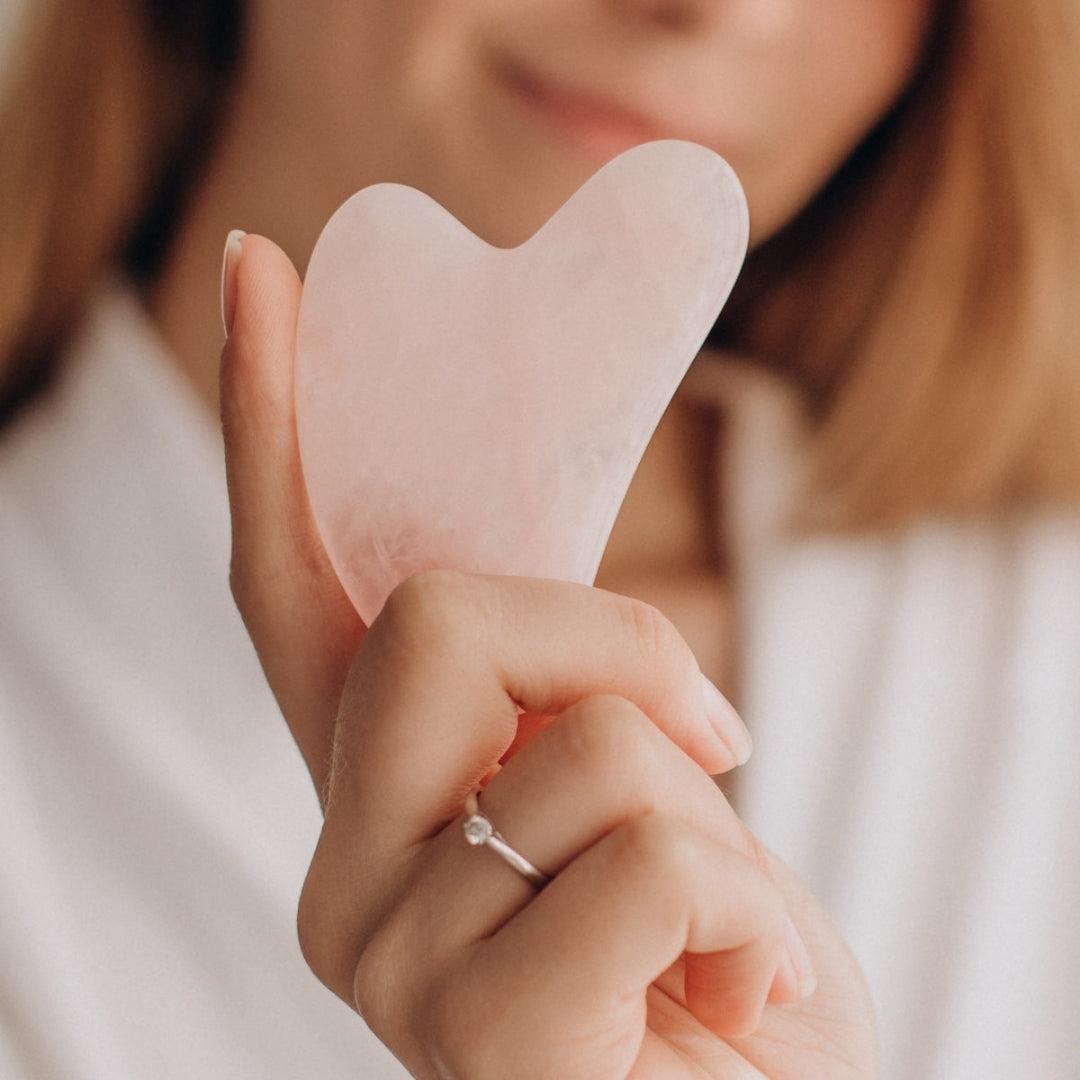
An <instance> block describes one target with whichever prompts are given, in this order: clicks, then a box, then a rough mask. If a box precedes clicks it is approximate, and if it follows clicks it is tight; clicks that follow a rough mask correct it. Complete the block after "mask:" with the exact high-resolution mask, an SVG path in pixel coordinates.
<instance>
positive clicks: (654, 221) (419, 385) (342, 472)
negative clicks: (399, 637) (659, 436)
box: [296, 142, 747, 624]
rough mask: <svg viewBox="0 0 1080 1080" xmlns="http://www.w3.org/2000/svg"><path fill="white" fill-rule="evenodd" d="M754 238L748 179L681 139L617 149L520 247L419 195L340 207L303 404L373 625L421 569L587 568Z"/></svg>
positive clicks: (304, 436) (345, 562)
mask: <svg viewBox="0 0 1080 1080" xmlns="http://www.w3.org/2000/svg"><path fill="white" fill-rule="evenodd" d="M746 244H747V213H746V204H745V201H744V199H743V194H742V190H741V188H740V187H739V183H738V181H737V180H736V179H735V175H734V173H733V172H732V171H731V169H730V168H729V167H728V165H727V164H726V163H725V162H724V161H723V159H721V158H719V157H718V156H717V155H716V154H714V153H712V151H710V150H706V149H704V148H703V147H700V146H696V145H694V144H691V143H684V142H656V143H649V144H647V145H644V146H639V147H637V148H635V149H633V150H630V151H628V152H627V153H625V154H622V155H621V156H620V157H618V158H616V159H615V160H614V161H612V162H610V163H609V164H608V165H607V166H605V167H604V168H603V169H602V170H601V171H600V172H598V173H597V174H596V175H595V176H594V177H593V178H592V179H591V180H589V181H588V182H587V183H586V184H585V185H584V187H582V188H581V189H580V190H579V191H578V192H577V194H575V195H574V196H573V198H571V199H570V201H569V202H567V203H566V205H565V206H563V207H562V209H561V210H559V211H558V212H557V213H556V214H555V216H554V217H553V218H552V219H551V220H550V221H549V222H548V223H547V224H546V225H545V226H544V227H543V228H541V229H540V231H539V232H537V233H536V235H535V236H533V237H532V238H531V239H530V240H528V241H527V242H526V243H524V244H522V245H521V246H520V247H517V248H513V249H510V250H506V249H498V248H493V247H491V246H490V245H488V244H486V243H484V242H483V241H482V240H479V239H478V238H477V237H476V236H474V235H473V234H472V233H471V232H469V231H468V230H467V229H466V228H465V227H464V226H463V225H461V224H460V223H459V222H458V221H456V220H455V219H454V218H453V217H451V216H450V215H449V214H448V213H447V212H446V211H445V210H443V209H442V208H441V207H440V206H438V205H437V204H436V203H435V202H433V201H432V200H431V199H429V198H427V196H425V195H422V194H421V193H420V192H418V191H415V190H413V189H412V188H408V187H402V186H400V185H396V184H379V185H376V186H374V187H369V188H367V189H365V190H364V191H361V192H360V193H359V194H357V195H355V196H353V197H352V198H351V199H350V200H349V201H348V202H346V203H345V205H344V206H342V207H341V209H340V210H338V212H337V213H336V214H335V215H334V216H333V218H332V219H331V220H330V222H329V224H328V225H327V226H326V229H325V230H324V231H323V234H322V236H321V237H320V238H319V242H318V244H317V245H316V246H315V251H314V253H313V254H312V257H311V263H310V266H309V268H308V273H307V280H306V282H305V285H304V295H303V301H302V305H301V309H300V323H299V330H298V337H297V356H296V418H297V425H298V429H299V439H300V452H301V458H302V462H303V469H304V476H305V480H306V482H307V487H308V494H309V497H310V500H311V506H312V510H313V512H314V515H315V519H316V522H317V524H318V527H319V530H320V532H321V534H322V538H323V541H324V543H325V545H326V549H327V552H328V553H329V556H330V559H331V561H332V563H333V565H334V568H335V569H336V571H337V573H338V575H339V576H340V578H341V581H342V583H343V585H344V587H345V589H346V591H347V592H348V594H349V596H350V598H351V599H352V601H353V603H354V604H355V605H356V609H357V611H358V612H359V614H360V616H361V618H362V619H363V620H364V622H365V623H367V624H370V623H371V621H372V619H373V618H374V617H375V616H376V615H377V614H378V612H379V610H380V609H381V608H382V605H383V603H384V601H385V600H386V597H387V595H388V594H389V593H390V591H391V590H392V589H393V588H394V586H395V585H396V584H397V583H398V582H400V581H401V580H402V579H404V578H405V577H407V576H408V575H409V574H411V573H413V572H414V571H417V570H421V569H430V568H436V567H441V568H455V569H460V570H473V571H481V572H484V573H499V574H523V575H530V576H537V577H552V578H563V579H566V580H570V581H578V582H586V583H590V582H592V580H593V577H594V575H595V574H596V570H597V567H598V565H599V563H600V557H601V555H602V553H603V550H604V545H605V544H606V543H607V538H608V534H609V533H610V530H611V526H612V524H613V523H614V520H615V515H616V513H617V511H618V508H619V505H620V503H621V502H622V499H623V496H624V495H625V493H626V489H627V487H628V485H629V483H630V480H631V477H632V476H633V473H634V470H635V468H636V467H637V464H638V461H639V460H640V458H641V455H642V454H643V453H644V451H645V447H646V444H647V443H648V440H649V437H650V436H651V434H652V432H653V430H654V428H655V427H656V424H657V423H658V422H659V420H660V417H661V415H662V414H663V411H664V409H665V407H666V406H667V404H668V402H669V401H670V399H671V397H672V395H673V394H674V392H675V390H676V388H677V387H678V385H679V381H680V380H681V379H682V377H683V375H684V374H685V372H686V369H687V367H688V366H689V364H690V362H691V361H692V360H693V358H694V355H695V353H696V352H697V350H698V348H699V347H700V345H701V342H702V341H703V340H704V338H705V335H706V334H707V333H708V331H709V328H710V327H711V325H712V323H713V321H714V320H715V319H716V316H717V315H718V314H719V312H720V308H721V307H722V306H723V303H724V301H725V300H726V299H727V296H728V293H729V292H730V290H731V287H732V285H733V284H734V281H735V277H736V275H737V273H738V270H739V267H740V266H741V264H742V259H743V255H744V254H745V251H746Z"/></svg>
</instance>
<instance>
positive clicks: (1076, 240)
mask: <svg viewBox="0 0 1080 1080" xmlns="http://www.w3.org/2000/svg"><path fill="white" fill-rule="evenodd" d="M939 17H940V22H941V25H940V26H939V28H938V32H937V34H936V35H935V36H934V39H933V42H932V45H931V48H930V51H929V53H928V55H927V56H926V58H925V62H924V65H923V70H922V71H921V72H920V74H919V75H918V77H917V78H916V79H915V80H914V81H913V83H912V87H911V90H910V93H909V95H908V97H907V99H906V100H905V101H903V102H902V103H901V104H900V105H899V107H898V108H897V110H896V111H895V113H894V114H893V115H892V116H890V117H889V118H888V119H887V120H886V121H885V123H884V124H883V125H882V128H881V129H880V130H879V131H878V132H876V133H875V134H874V135H873V136H871V138H870V139H869V140H867V143H866V144H865V145H864V146H863V147H862V148H861V149H860V151H859V152H858V153H857V155H856V157H855V158H854V159H853V160H852V162H850V163H849V164H848V166H847V167H846V168H845V169H844V170H842V171H841V173H840V174H839V175H838V176H837V177H836V178H835V179H834V180H833V182H832V183H831V184H830V186H829V188H828V189H827V190H826V191H825V192H823V193H822V195H821V197H820V198H819V199H818V200H817V201H816V202H815V204H814V205H813V206H811V207H810V208H808V209H807V211H806V212H805V213H804V214H803V215H802V216H801V217H800V219H799V220H798V221H796V222H795V223H793V224H792V226H791V227H790V228H788V229H787V230H785V233H784V234H783V235H782V236H779V237H777V238H775V240H773V241H772V242H770V243H768V244H766V245H765V246H764V247H763V248H762V249H760V250H759V251H757V252H755V253H754V255H753V256H752V257H751V259H750V261H749V263H748V266H747V270H746V272H745V274H744V277H743V279H742V281H741V282H740V284H739V286H737V292H736V295H735V296H734V297H733V298H732V302H731V304H730V305H729V309H728V312H727V313H726V315H725V317H724V322H723V324H722V325H721V327H720V328H718V329H719V330H720V331H721V332H722V335H723V339H724V340H726V341H728V342H729V343H733V344H736V345H738V346H739V347H740V348H742V349H747V350H749V351H750V352H751V353H752V354H754V355H756V356H758V357H760V358H762V359H763V360H764V361H765V362H766V363H770V364H772V365H774V366H776V367H779V368H781V369H783V370H785V371H787V372H789V373H790V374H791V375H792V376H793V377H794V378H795V379H796V380H797V382H798V383H799V385H800V386H801V387H802V388H803V390H804V393H805V397H806V400H807V403H808V405H809V408H810V411H811V416H812V420H813V430H814V437H813V438H814V442H813V455H812V462H811V476H810V495H809V498H808V502H807V506H806V508H805V514H806V521H807V523H808V524H811V525H815V526H818V527H822V526H824V527H831V528H835V529H856V528H866V527H889V526H891V525H897V524H901V523H903V522H905V521H908V520H910V519H912V518H913V517H915V516H918V515H925V514H935V513H949V514H972V513H983V512H988V511H996V510H1002V509H1005V508H1008V507H1014V506H1031V505H1037V504H1042V503H1050V502H1057V503H1060V502H1069V503H1080V302H1078V300H1080V297H1078V296H1077V293H1078V292H1080V138H1078V133H1080V79H1078V78H1077V75H1076V69H1077V64H1078V63H1080V4H1077V3H1076V0H1027V2H1025V3H1023V4H1008V3H1002V2H1000V0H963V2H958V3H955V4H952V5H949V6H947V7H943V8H942V10H941V13H940V16H939Z"/></svg>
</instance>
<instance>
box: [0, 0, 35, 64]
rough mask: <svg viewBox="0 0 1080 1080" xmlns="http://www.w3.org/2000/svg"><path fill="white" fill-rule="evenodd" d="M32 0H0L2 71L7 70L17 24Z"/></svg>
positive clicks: (0, 60)
mask: <svg viewBox="0 0 1080 1080" xmlns="http://www.w3.org/2000/svg"><path fill="white" fill-rule="evenodd" d="M28 3H30V0H0V72H4V71H6V70H7V59H8V49H9V48H10V47H11V40H12V38H13V37H14V36H15V24H16V23H17V22H18V20H19V15H20V13H21V12H22V11H23V10H24V9H25V8H26V5H27V4H28Z"/></svg>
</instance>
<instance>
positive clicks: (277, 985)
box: [0, 295, 407, 1080]
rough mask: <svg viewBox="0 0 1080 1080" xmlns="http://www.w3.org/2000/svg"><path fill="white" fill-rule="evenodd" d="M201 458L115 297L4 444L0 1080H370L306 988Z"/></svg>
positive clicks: (357, 1045)
mask: <svg viewBox="0 0 1080 1080" xmlns="http://www.w3.org/2000/svg"><path fill="white" fill-rule="evenodd" d="M228 558H229V520H228V506H227V500H226V495H225V487H224V470H223V466H222V455H221V447H220V435H219V433H218V432H217V431H216V429H215V427H214V425H213V423H212V421H211V419H210V418H209V417H208V416H207V415H206V413H205V408H204V407H203V406H202V405H201V404H199V403H198V402H196V401H195V400H194V398H193V396H192V395H191V393H190V392H189V390H188V389H187V387H186V385H184V384H182V383H181V381H180V376H179V374H178V372H176V371H174V366H173V365H172V364H171V363H170V362H169V360H168V359H167V358H166V357H165V356H164V355H163V352H162V348H161V346H160V344H159V342H158V340H157V339H156V338H155V337H154V335H153V333H152V331H151V330H150V328H149V327H148V326H147V324H146V322H145V320H144V318H143V316H142V315H141V313H140V312H139V310H138V308H137V307H136V305H135V303H134V302H133V301H132V300H131V299H129V298H127V297H126V296H123V295H114V296H111V297H110V298H109V299H108V300H107V301H106V302H105V303H104V304H103V305H101V306H100V307H99V308H98V310H97V311H96V313H95V316H94V318H93V319H92V321H91V324H90V326H89V327H88V328H87V330H86V333H85V334H84V335H83V337H82V339H81V340H80V341H79V342H78V343H77V344H76V346H75V348H74V350H73V355H72V361H71V366H70V368H68V369H67V372H66V375H65V377H64V380H63V382H62V384H61V385H60V386H59V387H58V388H57V392H56V393H53V394H51V395H50V396H49V397H48V398H47V399H46V400H45V401H44V402H43V403H42V405H41V406H39V407H35V408H34V409H33V411H32V412H30V413H29V414H27V415H26V416H25V417H24V418H22V419H21V420H20V421H19V422H18V425H17V427H16V428H15V429H14V430H12V431H10V432H8V433H6V435H5V438H4V439H3V441H0V1077H3V1078H4V1080H75V1078H77V1080H149V1078H154V1080H192V1078H195V1077H197V1078H199V1080H205V1078H215V1080H216V1078H221V1080H241V1078H243V1080H247V1078H252V1080H255V1078H258V1080H298V1078H301V1077H304V1078H307V1077H312V1078H318V1080H334V1078H342V1080H344V1078H346V1077H348V1078H350V1080H356V1078H363V1080H391V1078H397V1080H400V1078H401V1077H403V1076H406V1075H407V1074H406V1073H405V1071H404V1070H403V1069H402V1067H401V1066H400V1065H399V1064H397V1063H396V1062H395V1061H394V1060H393V1059H392V1057H391V1056H390V1055H389V1053H388V1052H387V1051H386V1050H385V1049H384V1048H383V1047H382V1045H381V1044H380V1043H378V1042H377V1040H376V1039H375V1038H374V1037H373V1036H372V1035H371V1033H370V1032H369V1031H368V1030H367V1029H366V1028H365V1027H364V1025H363V1023H362V1022H361V1021H360V1019H359V1018H358V1017H357V1016H356V1015H355V1014H354V1013H352V1012H351V1011H350V1010H349V1009H348V1008H347V1007H346V1006H345V1005H344V1004H343V1003H341V1002H339V1001H338V1000H337V999H336V998H335V997H333V995H331V994H330V993H329V992H328V991H327V990H325V989H324V988H323V987H322V986H321V985H320V984H319V983H318V982H317V981H316V979H315V977H314V976H313V975H312V974H311V973H310V972H309V971H308V969H307V967H306V965H305V964H304V961H303V959H302V958H301V956H300V950H299V946H298V945H297V944H296V935H295V930H294V926H295V911H296V901H297V898H298V896H299V891H300V886H301V883H302V881H303V877H304V873H305V871H306V869H307V864H308V861H309V860H310V857H311V852H312V850H313V847H314V843H315V839H316V837H317V836H318V829H319V820H320V819H319V809H318V803H317V800H316V798H315V793H314V790H313V788H312V787H311V784H310V782H309V780H308V778H307V775H306V771H305V769H304V766H303V763H302V761H301V759H300V756H299V753H298V752H297V750H296V749H295V747H294V745H293V743H292V740H291V738H290V736H289V734H288V731H287V729H286V727H285V724H284V721H283V720H282V719H281V715H280V713H279V712H278V710H277V706H276V704H275V703H274V701H273V699H272V697H271V695H270V692H269V690H268V689H267V687H266V683H265V680H264V678H263V675H262V672H261V670H260V668H259V665H258V662H257V660H256V659H255V656H254V653H253V650H252V648H251V645H250V643H249V641H248V639H247V635H246V633H245V631H244V628H243V625H242V624H241V621H240V618H239V616H238V614H237V612H236V609H235V607H234V606H233V603H232V599H231V597H230V595H229V590H228V584H227V574H228Z"/></svg>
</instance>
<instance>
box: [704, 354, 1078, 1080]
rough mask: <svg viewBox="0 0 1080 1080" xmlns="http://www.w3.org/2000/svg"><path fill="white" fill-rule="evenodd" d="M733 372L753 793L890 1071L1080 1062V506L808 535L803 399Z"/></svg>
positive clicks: (970, 1073) (751, 819) (982, 1075)
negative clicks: (866, 996)
mask: <svg viewBox="0 0 1080 1080" xmlns="http://www.w3.org/2000/svg"><path fill="white" fill-rule="evenodd" d="M718 381H720V382H722V383H723V386H722V387H720V388H718V393H719V394H720V395H721V396H725V395H726V396H727V397H728V398H729V399H730V400H733V401H734V402H735V408H734V409H733V425H732V426H733V428H734V431H733V435H732V445H731V447H730V456H729V458H728V459H727V464H726V467H727V468H728V470H729V474H728V477H727V485H726V490H728V492H729V494H731V495H732V500H733V502H732V511H733V515H732V516H733V520H734V525H735V537H734V547H735V549H736V551H737V552H738V557H739V565H740V573H739V588H740V599H741V605H740V616H741V623H740V634H741V640H740V642H739V644H740V647H741V649H742V658H743V668H742V679H741V699H740V701H741V705H742V710H743V714H744V715H745V716H746V718H747V721H748V724H749V726H750V727H751V729H752V731H753V733H754V744H755V749H754V755H753V757H752V758H751V760H750V762H749V764H748V766H747V767H746V768H745V769H744V770H742V771H741V773H740V777H739V780H738V781H737V783H738V791H739V795H740V810H741V811H742V813H743V815H744V817H745V818H746V820H747V822H748V824H749V825H750V826H751V827H752V828H753V829H755V830H756V831H757V832H758V833H759V835H761V836H762V838H763V839H764V840H765V841H766V842H767V843H768V844H770V845H771V846H772V847H773V848H774V850H776V851H777V852H778V853H779V854H780V855H781V856H782V857H783V858H784V859H785V860H786V861H788V862H789V863H790V864H791V865H792V866H793V867H794V868H795V869H796V870H797V871H798V872H799V874H800V875H801V876H802V877H803V878H804V880H806V881H807V882H808V883H809V884H810V886H811V887H812V889H813V890H814V892H815V893H816V894H817V896H818V897H819V898H820V899H821V900H822V902H823V903H824V904H825V906H826V908H827V909H828V910H829V911H830V913H831V914H832V915H833V917H834V918H835V919H836V921H837V923H838V924H839V926H840V928H841V929H842V931H843V932H844V934H845V936H846V937H847V939H848V941H849V942H850V943H851V945H852V946H853V948H854V951H855V953H856V955H857V956H858V957H859V960H860V961H861V963H862V965H863V967H864V969H865V971H866V973H867V975H868V977H869V980H870V983H871V987H872V989H873V991H874V995H875V998H876V1003H877V1008H878V1015H879V1022H880V1027H881V1036H882V1052H883V1068H882V1077H883V1078H884V1080H1017V1078H1019V1077H1024V1078H1031V1080H1036V1078H1037V1080H1076V1077H1078V1076H1080V837H1078V833H1077V829H1078V826H1080V517H1078V516H1077V515H1075V514H1074V515H1067V514H1065V513H1064V512H1062V513H1060V514H1051V513H1046V514H1043V515H1038V516H1035V515H1032V516H1028V517H1026V518H1016V519H1012V520H1001V521H997V522H994V523H986V522H983V523H980V524H974V523H966V524H962V523H959V522H949V521H933V522H927V523H924V524H922V525H920V526H918V527H915V528H910V529H907V530H904V531H901V532H897V533H893V534H891V535H884V536H879V537H871V538H867V537H860V538H855V539H836V538H822V537H816V538H803V539H798V538H795V537H794V536H793V535H792V532H791V530H790V529H787V528H785V526H786V525H787V520H786V510H787V508H788V507H790V506H791V505H792V501H793V498H794V496H795V494H796V493H797V491H798V484H799V470H798V463H799V460H800V456H799V452H798V449H799V444H800V442H801V434H800V429H799V421H798V416H797V414H796V411H795V409H794V408H793V407H792V404H791V401H790V399H785V397H784V396H783V395H782V394H781V393H779V392H778V390H777V388H776V387H775V386H774V385H772V386H771V385H768V384H767V383H766V382H765V381H764V380H763V379H762V377H761V376H760V374H756V373H755V374H751V373H747V372H740V371H738V370H735V371H728V372H726V373H724V375H723V377H722V378H719V379H718Z"/></svg>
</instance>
